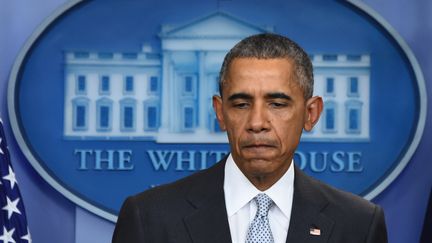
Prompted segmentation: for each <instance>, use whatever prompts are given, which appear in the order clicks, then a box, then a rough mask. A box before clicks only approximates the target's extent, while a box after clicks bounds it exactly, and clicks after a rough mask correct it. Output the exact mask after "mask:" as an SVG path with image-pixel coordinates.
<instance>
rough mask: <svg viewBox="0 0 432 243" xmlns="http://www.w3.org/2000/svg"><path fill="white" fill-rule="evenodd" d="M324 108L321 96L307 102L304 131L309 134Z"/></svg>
mask: <svg viewBox="0 0 432 243" xmlns="http://www.w3.org/2000/svg"><path fill="white" fill-rule="evenodd" d="M323 106H324V105H323V100H322V98H321V97H319V96H314V97H312V98H310V99H308V100H307V101H306V110H305V123H304V127H303V128H304V130H306V131H308V132H309V131H311V130H312V128H313V127H314V126H315V124H317V122H318V120H319V117H320V115H321V112H322V110H323Z"/></svg>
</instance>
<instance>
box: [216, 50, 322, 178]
mask: <svg viewBox="0 0 432 243" xmlns="http://www.w3.org/2000/svg"><path fill="white" fill-rule="evenodd" d="M222 92H223V93H222V94H223V98H221V97H218V96H215V97H214V98H213V106H214V108H215V111H216V114H217V118H218V120H219V124H220V127H221V128H222V129H223V130H226V131H227V133H228V139H229V143H230V146H231V153H232V156H233V158H234V161H235V162H236V164H237V166H238V167H239V168H240V170H241V171H242V172H243V173H244V174H245V175H246V176H247V177H248V178H249V180H251V181H252V180H255V179H256V180H261V179H264V180H270V181H273V180H274V182H275V181H277V180H278V179H279V178H280V177H281V176H282V175H283V174H284V173H285V171H286V170H287V169H288V168H289V165H290V163H291V160H292V158H293V154H294V151H295V149H296V148H297V145H298V143H299V140H300V136H301V133H302V129H303V128H305V129H306V130H310V129H311V128H312V126H313V124H315V122H316V121H312V123H311V121H310V118H311V114H310V108H309V106H310V104H308V102H307V101H305V99H304V96H303V91H302V89H301V88H300V86H299V85H298V83H297V82H296V80H295V76H294V65H293V64H292V62H291V61H290V60H288V59H286V58H277V59H256V58H236V59H234V60H233V62H232V63H231V65H230V67H229V72H228V73H227V77H226V80H225V84H224V86H223V90H222ZM314 98H315V99H319V101H321V99H320V98H317V97H314ZM314 98H312V99H314ZM321 108H322V101H321ZM318 116H319V114H318ZM316 120H318V118H316ZM274 182H273V183H274ZM252 183H254V182H253V181H252ZM270 186H271V185H270Z"/></svg>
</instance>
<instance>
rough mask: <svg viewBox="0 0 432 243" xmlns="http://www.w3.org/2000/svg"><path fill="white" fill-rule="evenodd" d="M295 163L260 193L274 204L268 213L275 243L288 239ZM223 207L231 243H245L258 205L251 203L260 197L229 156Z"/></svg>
mask: <svg viewBox="0 0 432 243" xmlns="http://www.w3.org/2000/svg"><path fill="white" fill-rule="evenodd" d="M293 163H294V162H291V165H290V167H289V168H288V171H287V172H286V173H285V174H284V175H283V176H282V177H281V178H280V179H279V180H278V181H277V182H276V183H275V184H274V185H273V186H272V187H270V188H269V189H267V190H265V191H263V193H265V194H267V195H268V196H269V197H270V198H271V199H272V200H273V202H274V203H275V205H274V206H273V207H272V208H271V209H270V211H269V213H268V217H269V222H270V228H271V231H272V234H273V239H274V242H275V243H284V242H286V238H287V235H288V227H289V222H290V218H291V208H292V200H293V194H294V166H293ZM224 193H225V204H226V209H227V214H228V223H229V227H230V232H231V239H232V242H233V243H244V242H245V241H246V234H247V231H248V229H249V225H250V223H251V222H252V221H253V219H254V217H255V214H256V211H257V205H256V203H255V202H254V201H253V200H252V199H253V198H254V197H255V196H256V195H258V194H259V193H262V191H260V190H258V189H257V188H256V187H255V186H254V185H253V184H252V183H251V182H250V181H249V180H248V179H247V178H246V176H245V175H244V174H243V173H242V172H241V170H240V169H239V168H238V167H237V165H236V163H235V162H234V160H233V158H232V156H231V154H230V155H229V156H228V158H227V161H226V165H225V180H224Z"/></svg>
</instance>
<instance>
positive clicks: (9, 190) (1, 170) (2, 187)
mask: <svg viewBox="0 0 432 243" xmlns="http://www.w3.org/2000/svg"><path fill="white" fill-rule="evenodd" d="M31 242H32V240H31V236H30V231H29V229H28V226H27V218H26V215H25V210H24V203H23V200H22V197H21V193H20V190H19V188H18V183H17V180H16V177H15V173H14V170H13V167H12V164H11V159H10V154H9V150H8V146H7V142H6V136H5V132H4V129H3V122H2V121H1V119H0V243H31Z"/></svg>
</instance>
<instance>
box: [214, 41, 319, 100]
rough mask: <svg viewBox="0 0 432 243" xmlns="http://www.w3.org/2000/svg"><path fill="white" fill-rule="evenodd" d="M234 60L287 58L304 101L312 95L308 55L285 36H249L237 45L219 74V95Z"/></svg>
mask: <svg viewBox="0 0 432 243" xmlns="http://www.w3.org/2000/svg"><path fill="white" fill-rule="evenodd" d="M235 58H258V59H274V58H287V59H289V60H292V61H293V62H294V68H295V78H296V81H297V82H298V83H299V85H300V87H301V88H302V90H303V95H304V97H305V99H306V100H307V99H309V98H310V97H312V94H313V83H314V80H313V68H312V62H311V60H310V58H309V56H308V54H307V53H306V52H305V51H304V50H303V49H302V48H301V47H300V46H299V45H298V44H297V43H295V42H294V41H292V40H290V39H289V38H287V37H285V36H281V35H278V34H273V33H263V34H257V35H252V36H249V37H247V38H245V39H243V40H241V41H240V42H239V43H237V44H236V45H235V46H234V47H233V48H232V49H231V50H230V51H229V52H228V53H227V54H226V55H225V58H224V61H223V63H222V67H221V70H220V73H219V94H220V96H221V97H222V88H223V86H224V82H225V79H226V75H227V73H228V71H229V68H230V65H231V63H232V61H233V60H234V59H235Z"/></svg>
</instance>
